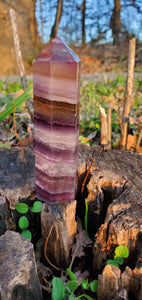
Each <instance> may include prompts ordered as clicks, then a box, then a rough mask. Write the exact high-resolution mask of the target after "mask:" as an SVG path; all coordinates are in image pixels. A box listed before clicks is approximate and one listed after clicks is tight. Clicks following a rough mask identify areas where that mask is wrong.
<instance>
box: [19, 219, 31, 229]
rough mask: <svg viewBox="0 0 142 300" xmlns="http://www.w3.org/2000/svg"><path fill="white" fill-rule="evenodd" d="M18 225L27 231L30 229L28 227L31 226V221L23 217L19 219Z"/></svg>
mask: <svg viewBox="0 0 142 300" xmlns="http://www.w3.org/2000/svg"><path fill="white" fill-rule="evenodd" d="M18 224H19V227H20V229H26V228H28V226H29V221H28V219H27V217H25V216H22V217H21V218H20V219H19V222H18Z"/></svg>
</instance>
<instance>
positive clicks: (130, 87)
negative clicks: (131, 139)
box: [120, 38, 136, 150]
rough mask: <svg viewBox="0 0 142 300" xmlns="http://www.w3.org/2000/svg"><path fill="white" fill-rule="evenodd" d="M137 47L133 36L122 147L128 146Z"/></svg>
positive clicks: (130, 44) (129, 59) (130, 45)
mask: <svg viewBox="0 0 142 300" xmlns="http://www.w3.org/2000/svg"><path fill="white" fill-rule="evenodd" d="M135 48H136V39H135V38H133V39H131V40H130V41H129V57H128V74H127V86H126V95H127V97H126V99H125V102H124V109H123V130H121V141H120V147H121V149H124V150H125V149H126V148H127V131H128V122H129V113H130V109H131V106H132V99H133V85H134V82H133V81H134V65H135Z"/></svg>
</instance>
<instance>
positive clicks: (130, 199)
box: [77, 145, 142, 271]
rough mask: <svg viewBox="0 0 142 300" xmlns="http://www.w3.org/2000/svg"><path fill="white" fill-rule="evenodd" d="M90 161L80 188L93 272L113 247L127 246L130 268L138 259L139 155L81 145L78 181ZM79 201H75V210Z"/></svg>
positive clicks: (141, 227)
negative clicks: (91, 243) (92, 238)
mask: <svg viewBox="0 0 142 300" xmlns="http://www.w3.org/2000/svg"><path fill="white" fill-rule="evenodd" d="M94 158H95V162H94V164H93V166H92V168H91V170H90V173H89V177H88V182H87V184H86V187H85V189H84V194H85V195H84V196H85V197H86V198H87V203H88V231H90V233H91V234H92V235H93V234H94V233H96V234H95V243H94V250H93V252H94V269H95V270H96V271H100V269H101V267H102V265H103V261H104V260H106V259H107V256H108V255H109V257H110V256H111V254H113V253H114V249H115V247H116V246H117V245H125V246H127V247H128V249H129V252H130V255H129V257H128V258H127V263H128V264H129V266H131V267H132V268H134V267H135V265H136V262H137V259H138V257H141V258H142V156H141V155H138V154H134V153H131V152H128V151H125V152H122V151H116V150H111V151H103V152H102V151H101V149H100V148H99V147H96V146H94V147H86V146H83V145H81V146H80V152H79V174H80V175H79V182H80V178H81V181H82V180H83V178H84V176H85V174H86V169H87V168H88V167H89V165H90V162H91V160H92V159H94ZM86 164H87V167H86ZM79 191H80V190H79ZM79 191H78V195H79ZM80 199H81V197H80ZM80 202H81V201H79V199H78V204H77V206H78V207H77V209H78V211H79V208H80V207H81V206H82V204H81V203H80ZM92 228H93V230H92Z"/></svg>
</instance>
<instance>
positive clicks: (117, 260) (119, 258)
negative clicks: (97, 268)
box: [114, 255, 124, 265]
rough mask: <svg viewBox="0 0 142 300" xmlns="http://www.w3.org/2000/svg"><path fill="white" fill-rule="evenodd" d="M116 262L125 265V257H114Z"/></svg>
mask: <svg viewBox="0 0 142 300" xmlns="http://www.w3.org/2000/svg"><path fill="white" fill-rule="evenodd" d="M114 260H115V261H116V262H117V263H118V264H119V265H123V263H124V258H123V257H118V256H116V255H115V256H114Z"/></svg>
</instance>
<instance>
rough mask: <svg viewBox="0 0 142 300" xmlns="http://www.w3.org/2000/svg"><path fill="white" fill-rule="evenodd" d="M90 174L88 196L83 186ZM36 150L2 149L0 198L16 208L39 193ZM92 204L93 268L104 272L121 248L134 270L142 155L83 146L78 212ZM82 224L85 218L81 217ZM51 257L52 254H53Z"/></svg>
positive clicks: (141, 251) (141, 239)
mask: <svg viewBox="0 0 142 300" xmlns="http://www.w3.org/2000/svg"><path fill="white" fill-rule="evenodd" d="M92 159H95V162H94V164H93V166H92V168H91V170H90V172H89V176H88V178H87V181H86V184H85V187H84V192H83V195H81V186H82V183H83V180H84V178H85V175H86V172H87V169H88V167H89V165H90V163H91V161H92ZM34 170H35V168H34V151H33V149H30V148H23V149H18V148H14V149H10V150H9V149H7V150H5V149H4V150H0V195H1V196H5V197H6V198H7V199H8V200H9V201H10V205H11V207H13V206H14V203H15V202H16V201H18V199H19V198H20V197H21V198H23V197H25V198H26V197H30V195H33V193H34V192H35V173H34ZM85 197H86V198H87V203H88V231H89V232H90V233H91V234H92V236H93V237H94V236H95V243H94V249H93V252H94V269H95V270H96V271H100V270H101V269H102V266H103V264H104V261H105V260H106V259H107V256H109V257H110V256H111V255H112V254H113V253H114V249H115V247H116V246H117V245H125V246H127V247H128V248H129V252H130V255H129V257H128V258H127V259H126V263H127V264H128V266H129V267H131V268H132V269H134V268H135V266H136V263H137V260H138V258H142V156H141V155H139V154H135V153H131V152H128V151H126V152H123V151H117V150H108V151H102V150H101V147H99V146H93V147H89V146H87V145H80V149H79V179H78V192H77V212H78V214H80V215H83V214H84V212H85V206H84V203H83V201H84V198H85ZM82 219H83V217H82ZM50 251H51V252H52V249H50Z"/></svg>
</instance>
